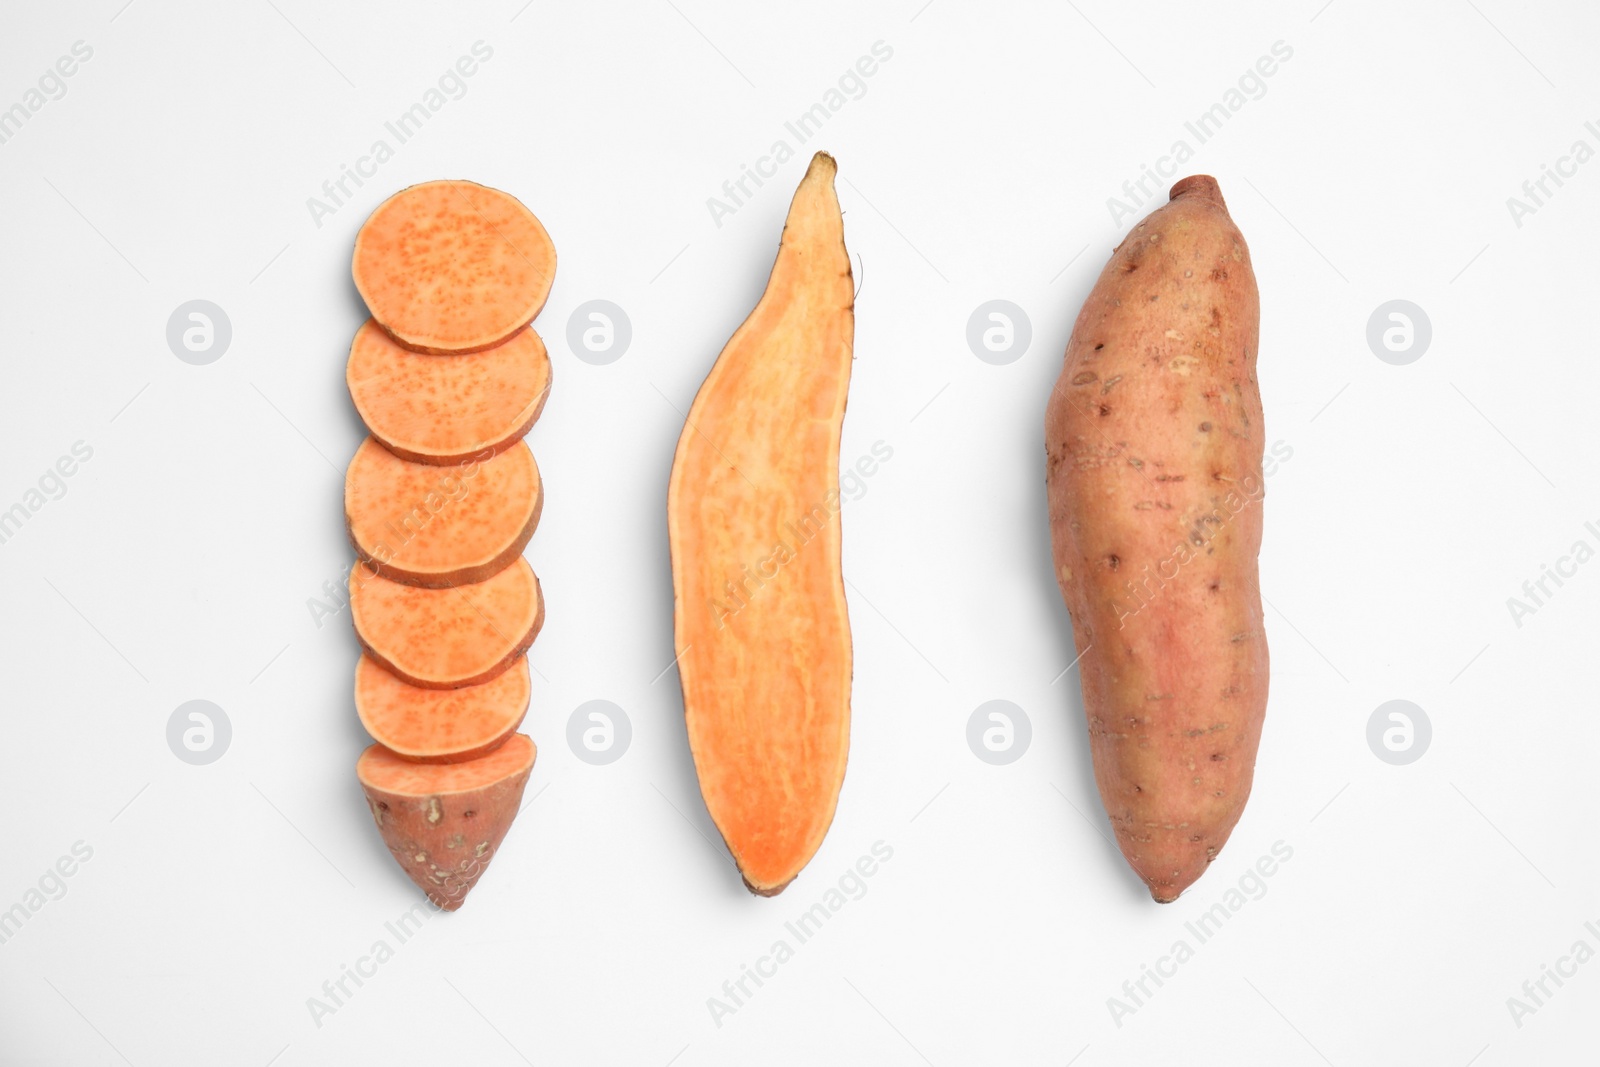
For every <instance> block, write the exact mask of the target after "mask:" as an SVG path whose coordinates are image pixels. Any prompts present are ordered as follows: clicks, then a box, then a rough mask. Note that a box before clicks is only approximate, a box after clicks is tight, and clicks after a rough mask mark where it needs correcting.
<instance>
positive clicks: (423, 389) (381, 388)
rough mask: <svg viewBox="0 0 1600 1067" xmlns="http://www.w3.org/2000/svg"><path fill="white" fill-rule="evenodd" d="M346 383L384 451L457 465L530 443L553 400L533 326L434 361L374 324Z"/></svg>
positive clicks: (358, 344) (360, 341)
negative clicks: (492, 343)
mask: <svg viewBox="0 0 1600 1067" xmlns="http://www.w3.org/2000/svg"><path fill="white" fill-rule="evenodd" d="M345 384H346V385H347V386H348V387H349V389H350V399H351V401H352V402H353V403H354V404H355V407H356V412H357V413H358V414H359V415H360V416H361V421H362V422H364V423H366V425H367V429H368V431H370V432H371V434H372V436H373V437H376V438H377V439H378V441H379V442H380V443H382V445H383V447H385V448H387V449H388V450H389V451H391V452H393V453H394V454H395V455H397V456H399V457H400V458H401V459H408V460H411V461H412V462H413V463H438V464H452V463H460V462H461V461H463V460H467V459H471V458H474V457H480V456H486V455H490V454H493V453H495V452H499V451H502V450H503V449H506V448H509V447H511V446H512V445H514V444H516V443H517V442H518V441H520V440H522V438H523V436H524V435H525V434H527V432H528V431H529V430H530V429H531V428H532V427H533V424H534V422H536V421H537V420H538V418H539V414H540V412H542V411H543V410H544V402H545V399H546V397H548V396H549V395H550V357H549V355H547V354H546V352H545V348H544V341H542V340H541V339H540V338H539V335H538V334H537V333H535V332H534V330H533V328H532V327H529V328H528V329H526V330H520V331H518V332H517V333H515V334H513V335H512V336H511V339H510V340H508V341H506V342H505V343H504V344H499V345H495V346H494V347H493V348H486V349H484V350H482V351H481V352H468V353H461V354H459V355H450V356H433V355H428V354H427V353H424V352H412V351H410V350H409V349H405V348H401V347H400V346H399V345H397V344H395V342H394V338H392V337H390V336H389V335H388V334H386V333H384V332H383V330H382V329H380V328H379V326H378V324H377V323H375V322H373V321H372V320H371V319H368V320H367V321H366V322H365V323H364V324H363V325H362V327H361V329H359V330H357V331H356V336H355V340H354V341H352V342H351V343H350V359H349V361H348V362H347V363H346V364H345Z"/></svg>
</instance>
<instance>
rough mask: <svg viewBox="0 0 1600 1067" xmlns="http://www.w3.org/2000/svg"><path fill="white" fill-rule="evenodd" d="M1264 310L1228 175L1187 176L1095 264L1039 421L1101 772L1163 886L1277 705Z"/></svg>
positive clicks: (1058, 553) (1121, 831) (1231, 798)
mask: <svg viewBox="0 0 1600 1067" xmlns="http://www.w3.org/2000/svg"><path fill="white" fill-rule="evenodd" d="M1259 319H1260V304H1259V298H1258V296H1257V292H1256V280H1255V274H1254V272H1253V271H1252V269H1251V266H1250V252H1249V250H1248V249H1247V248H1246V246H1245V242H1244V238H1243V236H1241V235H1240V233H1239V230H1238V227H1236V226H1235V225H1234V223H1233V220H1232V218H1230V217H1229V215H1228V209H1227V207H1226V205H1225V204H1224V203H1223V199H1222V193H1221V191H1220V190H1219V189H1218V187H1217V183H1216V181H1215V180H1214V179H1212V178H1209V177H1205V176H1195V177H1190V178H1185V179H1183V180H1182V181H1180V182H1178V183H1177V184H1176V185H1174V186H1173V187H1172V192H1171V200H1170V202H1169V203H1168V204H1166V205H1165V206H1163V207H1162V208H1160V209H1159V210H1157V211H1155V212H1153V213H1152V214H1151V215H1150V216H1149V217H1148V218H1146V219H1145V220H1144V221H1143V222H1141V223H1139V224H1138V225H1137V226H1136V227H1135V228H1134V229H1133V231H1132V232H1131V233H1129V234H1128V236H1127V238H1126V239H1125V240H1124V241H1123V242H1122V244H1121V245H1120V246H1118V248H1117V250H1116V252H1115V253H1114V254H1113V255H1112V257H1111V261H1110V263H1108V264H1107V265H1106V268H1105V270H1104V271H1103V272H1102V273H1101V275H1100V280H1099V281H1098V282H1097V283H1096V284H1095V287H1094V290H1093V291H1092V292H1091V293H1090V294H1089V298H1088V300H1087V301H1086V302H1085V303H1084V306H1083V310H1082V311H1081V312H1080V313H1079V315H1078V319H1077V323H1076V324H1075V325H1074V326H1073V329H1072V337H1071V340H1070V341H1069V342H1068V344H1067V354H1066V362H1065V366H1064V367H1063V370H1062V373H1061V377H1060V380H1059V381H1057V383H1056V386H1055V390H1054V392H1053V393H1052V394H1051V397H1050V404H1049V410H1048V413H1047V415H1046V421H1045V453H1046V469H1047V479H1048V483H1049V502H1050V530H1051V540H1052V544H1053V548H1054V555H1055V567H1056V578H1057V581H1058V582H1059V584H1060V586H1061V592H1062V594H1063V596H1064V597H1065V599H1066V602H1067V611H1068V614H1069V615H1070V616H1071V618H1072V631H1073V639H1074V642H1075V643H1076V645H1077V653H1078V655H1079V657H1081V658H1080V660H1079V671H1080V676H1081V679H1082V686H1083V704H1084V710H1085V712H1086V714H1087V717H1088V726H1089V740H1090V749H1091V752H1092V754H1093V757H1094V770H1095V781H1096V783H1097V785H1098V786H1099V789H1100V796H1101V799H1102V800H1103V801H1104V803H1105V808H1106V812H1107V814H1108V815H1109V816H1110V818H1111V825H1112V828H1113V829H1114V830H1115V831H1116V836H1117V844H1118V845H1119V846H1120V847H1121V849H1122V854H1123V855H1124V856H1125V857H1126V858H1127V860H1128V863H1129V864H1130V865H1131V866H1132V867H1133V869H1134V871H1135V872H1136V873H1137V874H1138V875H1139V877H1140V878H1141V879H1142V880H1143V881H1144V883H1145V884H1146V885H1147V886H1148V887H1149V889H1150V893H1151V895H1152V896H1153V897H1154V898H1155V899H1156V900H1158V901H1161V902H1163V903H1165V902H1168V901H1172V900H1176V899H1177V897H1178V894H1180V893H1181V892H1183V890H1184V889H1185V888H1187V887H1188V886H1189V885H1191V884H1192V883H1193V882H1194V881H1195V879H1197V878H1199V877H1200V875H1201V874H1202V873H1204V871H1205V869H1206V865H1207V864H1209V863H1211V861H1212V860H1214V859H1216V857H1217V853H1218V852H1219V851H1220V850H1221V848H1222V846H1223V844H1224V843H1225V842H1226V841H1227V840H1228V835H1229V834H1230V833H1231V832H1232V830H1233V828H1234V825H1235V824H1236V823H1237V822H1238V821H1239V816H1240V815H1241V813H1242V812H1243V811H1244V806H1245V801H1246V799H1247V798H1248V797H1249V795H1250V784H1251V779H1252V776H1253V773H1254V769H1255V759H1256V749H1257V746H1258V744H1259V743H1260V739H1261V727H1262V721H1263V719H1264V717H1265V712H1266V704H1267V642H1266V634H1265V631H1264V630H1263V626H1262V615H1261V589H1260V583H1259V579H1258V574H1257V565H1256V557H1257V554H1258V553H1259V551H1260V548H1261V521H1262V516H1261V512H1262V497H1263V494H1264V488H1265V486H1264V483H1263V481H1262V469H1261V458H1262V449H1263V444H1264V442H1265V437H1264V431H1263V428H1262V413H1261V393H1260V389H1259V388H1258V386H1257V383H1256V343H1257V337H1258V332H1259Z"/></svg>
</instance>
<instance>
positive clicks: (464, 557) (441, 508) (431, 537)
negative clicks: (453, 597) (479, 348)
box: [344, 356, 544, 588]
mask: <svg viewBox="0 0 1600 1067" xmlns="http://www.w3.org/2000/svg"><path fill="white" fill-rule="evenodd" d="M430 358H437V359H445V358H450V357H444V356H437V357H430ZM543 506H544V488H543V485H542V483H541V482H540V480H539V468H538V467H537V466H535V465H534V462H533V453H532V452H530V451H529V450H528V447H527V446H526V445H523V444H518V445H516V446H514V447H512V448H509V449H507V450H506V451H504V452H501V453H499V454H498V455H494V456H491V457H489V458H487V459H485V460H483V461H482V462H478V461H474V460H467V461H466V462H464V463H462V464H460V465H459V466H456V467H436V466H432V465H430V464H426V463H411V462H408V461H407V460H403V459H401V458H400V457H399V456H396V455H395V454H394V453H393V452H390V451H389V450H388V449H387V448H384V447H383V446H382V445H380V444H379V443H378V442H377V441H375V440H373V439H372V438H370V437H369V438H367V439H366V440H365V441H364V442H362V444H361V447H360V448H358V449H356V454H355V458H353V459H352V460H351V461H350V466H349V468H348V469H347V470H346V471H345V482H344V512H345V523H346V525H347V526H348V528H349V531H350V540H351V542H352V543H353V544H354V545H355V548H356V552H357V553H358V554H359V555H360V556H361V558H362V559H364V560H366V561H368V562H370V563H373V564H375V565H376V567H377V569H378V573H379V574H381V575H383V576H384V577H386V578H391V579H393V580H394V581H397V582H406V583H408V584H411V585H425V586H428V587H430V588H440V587H443V586H450V585H463V584H467V583H470V582H480V581H483V580H484V579H486V578H488V577H490V576H491V575H493V574H496V573H498V572H499V571H501V570H503V569H504V568H505V567H506V565H507V564H509V563H510V562H511V561H512V560H513V559H514V558H516V557H517V556H520V555H521V554H522V550H523V549H524V548H525V547H527V544H528V539H529V538H531V537H532V536H533V531H534V527H536V526H537V525H538V523H539V513H540V511H541V510H542V508H543Z"/></svg>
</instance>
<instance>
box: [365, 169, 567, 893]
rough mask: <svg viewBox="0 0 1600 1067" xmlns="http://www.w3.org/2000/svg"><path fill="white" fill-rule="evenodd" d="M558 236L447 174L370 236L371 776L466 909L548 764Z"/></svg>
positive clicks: (411, 866)
mask: <svg viewBox="0 0 1600 1067" xmlns="http://www.w3.org/2000/svg"><path fill="white" fill-rule="evenodd" d="M555 262H556V256H555V248H554V246H553V245H552V244H551V243H550V237H549V235H548V234H547V233H545V230H544V227H543V226H542V225H540V223H539V220H538V219H537V218H535V217H534V216H533V214H532V212H530V211H528V209H527V208H525V207H523V206H522V204H521V203H519V202H518V201H517V200H516V198H514V197H512V196H510V195H508V194H506V193H502V192H499V191H498V190H495V189H489V188H486V187H484V186H481V185H477V184H474V183H472V182H467V181H435V182H428V183H425V184H423V185H415V186H412V187H411V188H409V189H404V190H402V191H401V192H399V193H396V194H395V195H394V196H392V197H390V198H389V199H388V200H386V201H384V202H383V203H382V204H381V205H379V207H378V208H377V210H376V211H374V212H373V213H372V215H371V217H370V218H368V219H367V221H366V223H365V224H364V225H363V226H362V228H361V231H360V233H359V234H358V235H357V237H356V248H355V258H354V264H353V273H354V275H355V283H356V288H357V289H358V290H359V291H360V293H361V297H362V299H363V300H365V301H366V304H367V310H368V311H369V312H370V313H371V315H372V318H371V319H370V320H369V321H368V322H367V323H366V324H364V325H363V326H362V327H361V329H360V330H359V331H357V333H356V336H355V340H354V342H353V343H352V344H351V346H350V361H349V364H348V366H347V368H346V380H347V382H348V384H349V387H350V396H351V399H352V400H353V401H354V403H355V406H356V410H357V411H358V412H359V413H360V415H361V418H362V421H363V422H365V423H366V426H367V429H368V431H369V432H370V433H371V435H372V436H371V437H369V438H368V439H367V440H366V441H365V442H363V443H362V445H361V447H360V448H358V449H357V450H356V454H355V457H354V458H353V459H352V460H351V461H350V466H349V469H348V470H347V471H346V474H345V520H346V524H347V526H348V528H349V533H350V540H351V542H352V544H354V546H355V549H356V553H357V555H358V556H359V557H360V558H361V565H359V566H357V567H355V568H353V570H352V572H351V578H350V607H351V617H352V619H353V621H354V623H355V629H356V636H357V638H358V639H359V640H360V642H361V647H362V649H363V652H364V654H363V656H362V658H361V662H360V663H359V664H358V665H357V667H356V683H355V703H356V711H357V713H358V714H359V715H360V717H361V723H362V725H363V726H365V727H366V729H367V732H368V733H370V734H371V735H372V737H373V739H374V740H375V741H376V742H377V744H374V745H373V746H371V747H370V748H368V749H367V750H366V751H365V752H363V753H362V755H361V758H360V760H359V761H358V762H357V765H356V774H357V777H358V778H359V779H360V782H361V787H362V790H363V791H364V792H365V793H366V797H367V803H368V804H369V806H370V807H371V809H372V817H373V819H374V820H375V821H376V822H377V824H378V829H379V830H380V831H381V832H382V834H383V838H384V841H385V842H386V843H387V844H388V846H389V851H390V852H392V853H393V854H394V857H395V859H396V860H397V861H398V862H399V863H400V866H401V867H402V868H403V869H404V870H405V872H406V874H408V875H409V876H410V877H411V879H412V881H414V882H416V883H417V885H418V886H420V887H421V888H422V890H423V892H425V893H427V895H428V897H429V899H431V900H432V901H433V902H434V903H435V904H436V905H438V906H439V907H441V908H444V909H446V910H454V909H456V908H458V907H460V906H461V904H462V902H463V901H464V900H465V899H466V895H467V893H468V892H470V891H471V889H472V887H473V886H474V885H475V884H477V881H478V878H479V877H480V876H481V875H482V874H483V871H484V870H485V869H486V868H487V866H488V864H489V861H490V860H491V859H492V858H493V856H494V854H495V851H496V850H497V849H498V848H499V847H500V842H501V840H502V839H503V838H504V837H505V834H506V831H507V830H508V829H509V828H510V826H511V821H512V819H513V818H514V817H515V816H516V814H517V809H518V805H519V804H520V802H521V797H522V792H523V788H524V787H525V786H526V785H527V782H528V776H529V774H530V773H531V772H532V770H533V760H534V746H533V742H532V741H530V740H529V739H528V738H527V736H525V735H523V734H519V733H517V732H516V731H517V727H518V726H520V725H521V723H522V719H523V716H524V715H525V714H526V712H527V710H528V701H529V690H530V685H529V678H528V663H527V658H526V655H525V653H526V652H527V650H528V646H529V645H531V644H532V643H533V639H534V637H535V636H536V635H537V634H538V632H539V628H540V626H541V625H543V623H544V598H543V596H542V595H541V593H540V590H539V580H538V579H537V578H536V577H535V576H534V573H533V569H532V568H531V567H529V566H528V564H527V562H526V561H525V560H524V559H523V558H522V550H523V548H524V547H525V546H526V545H527V543H528V539H529V538H530V537H531V536H532V535H533V531H534V527H535V526H537V525H538V522H539V514H540V511H541V510H542V508H543V504H544V488H543V484H542V482H541V481H540V478H539V468H538V466H537V465H536V464H535V463H534V461H533V453H532V452H530V451H529V450H528V447H527V445H526V444H525V443H523V440H522V438H523V435H524V434H526V433H527V432H528V430H529V428H530V427H531V426H532V425H533V423H534V420H535V419H537V418H538V417H539V412H540V411H541V410H542V409H543V407H544V401H545V396H546V395H547V394H548V392H549V389H550V360H549V357H548V355H547V354H546V352H545V348H544V344H543V342H542V341H540V339H539V336H538V334H536V333H534V331H533V329H532V328H531V327H530V326H529V323H531V322H532V321H533V318H534V316H535V315H537V314H538V313H539V310H540V308H542V307H543V306H544V301H545V298H546V296H548V295H549V292H550V283H551V281H552V279H553V278H554V275H555Z"/></svg>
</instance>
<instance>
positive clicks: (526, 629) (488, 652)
mask: <svg viewBox="0 0 1600 1067" xmlns="http://www.w3.org/2000/svg"><path fill="white" fill-rule="evenodd" d="M350 615H351V620H352V621H353V622H354V623H355V629H356V637H357V639H358V640H359V641H360V642H361V647H362V648H363V649H365V650H366V651H367V653H368V654H369V655H370V656H372V657H373V658H374V659H376V660H377V661H378V663H379V664H380V665H381V666H383V667H385V668H386V669H387V670H388V671H389V672H390V673H391V674H394V675H396V676H397V677H399V678H400V679H401V680H403V681H406V682H409V683H411V684H412V685H417V686H421V687H423V688H424V689H458V688H460V687H461V686H466V685H477V684H479V683H482V682H487V681H489V680H490V679H492V678H494V677H496V676H498V675H499V674H501V673H502V672H504V671H506V670H508V669H509V668H510V667H511V666H512V665H513V664H514V663H515V660H516V657H518V656H520V655H522V653H524V652H526V651H527V650H528V646H529V645H531V644H533V639H534V636H535V635H536V634H538V632H539V627H540V626H541V625H542V624H543V622H544V598H543V597H542V596H541V595H540V592H539V580H538V579H537V578H535V577H534V574H533V568H532V567H530V566H528V561H527V560H525V559H523V558H522V557H520V556H519V557H517V559H516V560H514V561H513V562H512V564H511V565H510V566H509V567H507V568H506V569H505V570H503V571H501V572H500V573H498V574H496V575H495V576H494V577H492V578H489V579H487V580H486V581H482V582H477V583H475V584H473V585H461V586H455V587H453V588H450V589H424V588H422V587H420V586H415V585H402V584H400V583H399V582H391V581H389V580H388V579H386V578H382V577H376V576H373V575H371V574H370V573H368V572H367V570H366V568H365V567H364V566H357V567H354V568H352V569H351V572H350Z"/></svg>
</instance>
